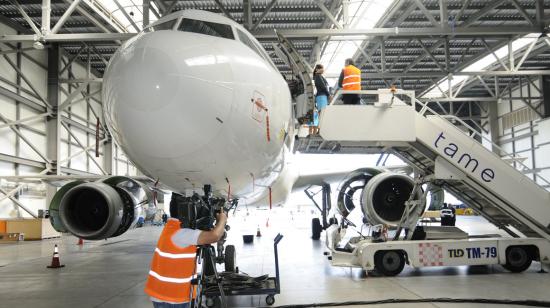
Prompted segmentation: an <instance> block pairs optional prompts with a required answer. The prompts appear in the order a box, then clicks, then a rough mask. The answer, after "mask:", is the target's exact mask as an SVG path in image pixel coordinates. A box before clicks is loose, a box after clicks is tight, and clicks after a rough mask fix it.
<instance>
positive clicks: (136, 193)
mask: <svg viewBox="0 0 550 308" xmlns="http://www.w3.org/2000/svg"><path fill="white" fill-rule="evenodd" d="M152 200H153V196H152V192H151V191H150V190H149V189H148V188H147V187H146V186H145V185H144V184H142V183H140V182H138V181H135V180H132V179H130V178H127V177H121V176H115V177H110V178H107V179H103V180H99V181H96V182H82V181H75V182H71V183H68V184H66V185H64V186H63V187H61V188H60V189H59V191H58V192H57V193H56V194H55V195H54V198H53V199H52V202H51V204H50V220H51V223H52V225H53V226H54V228H55V229H56V230H57V231H59V232H70V233H72V234H74V235H75V236H77V237H79V238H82V239H87V240H99V239H106V238H109V237H115V236H118V235H121V234H123V233H124V232H126V231H128V229H130V228H131V227H133V226H134V225H135V224H136V222H137V220H138V218H139V217H140V216H143V215H144V213H145V212H146V211H145V210H147V208H150V207H154V204H153V203H152Z"/></svg>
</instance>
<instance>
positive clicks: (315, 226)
mask: <svg viewBox="0 0 550 308" xmlns="http://www.w3.org/2000/svg"><path fill="white" fill-rule="evenodd" d="M321 231H323V227H322V226H321V221H320V220H319V218H313V219H312V220H311V238H312V239H314V240H318V239H320V238H321Z"/></svg>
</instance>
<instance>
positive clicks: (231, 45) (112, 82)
mask: <svg viewBox="0 0 550 308" xmlns="http://www.w3.org/2000/svg"><path fill="white" fill-rule="evenodd" d="M170 18H175V19H177V20H178V22H177V23H176V26H175V28H174V30H162V31H154V32H142V33H140V34H138V35H137V36H136V37H134V38H132V39H131V40H129V41H127V42H125V43H124V45H123V46H122V47H121V48H120V49H119V50H118V51H117V52H116V54H115V55H114V56H113V58H112V59H111V62H110V63H109V66H108V68H107V71H106V73H105V76H104V80H103V98H104V105H105V108H104V110H105V119H106V123H107V125H108V128H109V130H110V132H111V134H112V136H113V138H114V139H115V141H116V142H117V144H118V145H119V146H120V147H121V148H122V149H123V150H124V152H125V153H126V154H127V156H128V157H129V158H130V159H131V160H132V162H133V163H134V164H135V165H136V166H137V167H138V169H139V170H140V171H142V172H143V173H144V174H145V175H147V176H150V177H152V178H154V179H158V180H160V182H161V183H163V184H165V185H166V186H168V187H170V188H171V189H172V190H173V191H176V192H179V193H186V192H189V191H200V190H201V189H202V187H203V185H205V184H210V185H212V187H213V191H214V193H216V194H218V195H222V196H224V195H226V194H227V193H228V190H229V187H230V190H231V195H232V197H236V198H242V197H246V198H251V199H254V198H256V199H257V198H258V197H260V196H261V195H262V194H263V195H265V191H266V189H267V187H269V186H271V185H273V184H274V182H275V180H276V179H277V178H278V177H279V176H280V174H281V172H282V171H283V167H284V165H285V155H287V154H288V148H289V147H290V146H291V143H292V139H293V136H292V135H291V131H292V127H293V125H294V123H293V120H292V115H291V98H290V93H289V90H288V86H287V83H286V82H285V81H284V79H283V78H282V76H281V74H280V73H279V72H278V71H277V70H276V68H275V67H274V65H273V63H272V62H271V61H270V60H269V59H268V57H269V56H268V55H267V53H265V51H264V50H263V49H261V53H258V52H257V51H253V50H252V49H251V48H249V47H248V46H247V45H245V44H244V43H243V42H241V41H239V36H238V35H237V29H240V30H241V31H245V33H246V34H247V35H248V38H249V39H251V40H254V41H253V42H254V43H255V44H257V45H259V43H258V42H257V41H256V40H255V39H254V38H253V37H252V36H251V35H250V34H249V33H248V32H246V30H244V29H243V28H242V27H241V26H240V25H238V24H236V23H234V22H233V21H231V20H229V19H227V18H224V17H221V16H219V15H216V14H213V13H208V12H203V11H183V12H178V13H174V14H172V15H169V16H167V17H165V18H163V19H162V20H160V21H158V22H157V23H156V24H159V23H161V22H162V21H165V20H169V19H170ZM182 18H190V19H197V20H209V21H212V22H217V23H223V24H228V25H230V26H231V27H232V30H233V31H234V33H235V38H234V39H227V38H220V37H216V36H211V35H205V34H198V33H191V32H184V31H179V30H177V24H178V23H179V21H180V20H181V19H182ZM260 46H261V45H260ZM262 53H263V54H262ZM268 136H269V137H268Z"/></svg>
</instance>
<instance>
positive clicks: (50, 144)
mask: <svg viewBox="0 0 550 308" xmlns="http://www.w3.org/2000/svg"><path fill="white" fill-rule="evenodd" d="M60 60H61V53H60V47H59V45H58V44H53V45H52V47H51V48H50V49H49V50H48V85H47V87H48V88H47V90H48V102H49V103H50V105H52V106H53V107H54V110H56V111H57V106H59V96H60V95H59V88H60V86H59V65H60V62H61V61H60ZM60 144H61V134H60V131H59V114H58V113H55V114H54V115H53V116H51V117H48V118H47V120H46V153H47V155H48V159H50V161H51V162H52V164H51V168H52V170H51V172H52V173H53V174H57V175H59V174H60V171H59V166H58V164H57V160H58V159H59V155H60V152H61V149H60ZM56 192H57V189H56V188H55V187H51V185H48V186H47V187H46V202H47V204H49V203H50V202H51V200H52V199H53V196H54V195H55V193H56Z"/></svg>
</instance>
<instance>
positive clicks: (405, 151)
mask: <svg viewBox="0 0 550 308" xmlns="http://www.w3.org/2000/svg"><path fill="white" fill-rule="evenodd" d="M342 92H343V93H347V92H358V93H360V94H367V95H378V96H379V99H378V100H377V103H375V104H373V105H354V106H350V105H338V104H336V103H335V102H337V101H338V97H335V98H334V99H333V101H332V102H331V103H330V104H329V106H327V107H326V109H324V110H323V112H322V114H321V118H320V136H309V137H306V138H299V140H298V142H297V143H296V145H295V150H297V151H299V152H304V153H392V154H395V155H396V156H398V157H400V158H401V159H403V160H404V161H405V162H407V163H408V164H410V165H411V166H413V167H414V169H415V174H417V175H420V176H422V177H423V178H424V180H429V181H431V182H432V183H434V184H436V185H440V186H441V187H443V188H444V189H446V190H447V191H448V192H449V193H451V194H452V195H454V196H455V197H456V198H457V199H459V200H461V201H462V202H464V203H465V204H467V205H468V206H470V207H471V208H473V209H474V210H476V211H477V212H478V213H479V214H481V215H482V216H483V217H485V218H486V219H487V220H489V221H490V222H491V223H493V224H494V225H496V226H497V227H499V228H502V229H504V230H505V231H506V232H508V233H509V234H511V235H512V236H515V237H520V236H522V235H523V236H527V237H543V238H546V239H548V240H550V192H548V191H547V190H546V189H544V188H543V187H542V186H539V185H538V184H537V183H536V182H535V181H533V180H532V179H530V178H529V177H527V176H526V175H525V174H524V173H523V172H522V171H521V170H518V169H516V168H514V167H513V166H511V165H510V164H509V162H507V161H506V160H505V159H507V158H508V157H506V154H505V153H504V151H502V150H501V149H500V150H499V152H500V153H499V154H500V155H502V156H503V158H501V157H500V156H499V155H497V154H495V153H493V152H492V151H490V150H488V149H486V148H485V147H484V146H483V145H482V144H481V143H480V142H479V141H477V140H475V138H474V137H477V138H478V139H479V138H482V137H483V136H481V135H480V134H479V133H478V132H477V131H476V130H475V129H473V128H471V127H469V126H468V125H467V124H466V123H464V122H461V120H460V119H458V118H453V119H449V116H440V115H438V114H437V113H436V112H434V111H433V110H431V109H430V108H428V106H427V104H426V103H422V102H420V101H418V100H416V98H415V97H414V92H413V91H404V90H397V91H396V92H393V93H390V91H389V90H384V91H381V90H379V91H342ZM340 94H341V93H340ZM335 96H337V95H335ZM400 98H401V99H403V100H401V99H400ZM407 100H408V101H407ZM450 120H452V121H453V122H455V123H456V122H461V123H460V124H461V127H462V129H460V128H458V127H457V126H455V125H454V124H452V123H451V121H450ZM465 127H466V128H468V131H467V132H465V131H464V128H465ZM476 134H477V136H476ZM494 147H496V145H494ZM494 147H493V148H494ZM515 163H516V164H520V165H521V162H518V161H516V162H515ZM523 167H524V168H527V167H525V166H523ZM533 174H534V176H537V175H536V173H533ZM537 180H538V181H539V183H544V184H546V185H548V184H550V183H549V182H548V181H546V180H545V179H544V178H541V177H539V178H537Z"/></svg>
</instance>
